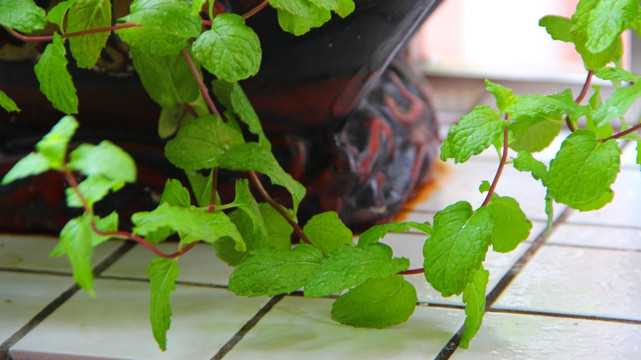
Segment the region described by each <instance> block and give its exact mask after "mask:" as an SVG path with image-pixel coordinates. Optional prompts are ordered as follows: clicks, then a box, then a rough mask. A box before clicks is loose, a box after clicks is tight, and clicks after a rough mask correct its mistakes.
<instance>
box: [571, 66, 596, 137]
mask: <svg viewBox="0 0 641 360" xmlns="http://www.w3.org/2000/svg"><path fill="white" fill-rule="evenodd" d="M593 76H594V70H590V71H588V76H587V77H586V78H585V82H584V83H583V88H581V93H579V96H577V97H576V99H575V100H574V102H575V103H577V104H580V103H581V101H583V98H585V95H587V93H588V89H590V83H591V82H592V77H593ZM565 123H566V124H567V125H568V129H570V131H572V132H574V130H576V127H575V126H574V123H573V122H572V119H570V117H569V116H567V115H566V116H565Z"/></svg>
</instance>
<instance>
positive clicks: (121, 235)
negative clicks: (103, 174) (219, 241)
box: [62, 166, 198, 259]
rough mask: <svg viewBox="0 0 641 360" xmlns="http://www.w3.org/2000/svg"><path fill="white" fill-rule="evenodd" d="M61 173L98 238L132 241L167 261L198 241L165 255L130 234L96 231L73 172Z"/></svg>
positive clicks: (63, 171)
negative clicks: (105, 237) (106, 237)
mask: <svg viewBox="0 0 641 360" xmlns="http://www.w3.org/2000/svg"><path fill="white" fill-rule="evenodd" d="M62 173H63V174H64V176H65V179H66V180H67V182H68V183H69V185H70V186H71V188H72V189H73V190H74V192H75V193H76V195H77V196H78V198H79V199H80V202H81V203H82V207H83V208H84V210H85V212H86V213H88V214H89V216H90V224H91V228H92V230H93V231H94V232H95V233H96V234H98V235H100V236H108V237H115V238H120V239H128V240H133V241H135V242H137V243H138V244H140V245H142V246H144V247H146V248H147V249H149V250H151V251H152V252H153V253H154V254H156V255H158V256H160V257H164V258H167V259H173V258H175V257H178V256H180V255H182V254H184V253H186V252H187V251H189V250H190V249H191V248H193V247H194V246H196V244H197V243H198V241H196V242H193V243H190V244H189V245H187V246H185V247H183V248H182V249H180V250H178V251H176V252H175V253H172V254H165V253H164V252H162V251H160V250H159V249H158V248H157V247H155V246H154V244H152V243H150V242H149V241H147V240H146V239H145V238H143V237H141V236H138V235H134V234H132V233H129V232H126V231H109V232H105V231H102V230H100V229H98V226H97V225H96V222H95V221H94V217H93V209H92V208H91V207H90V206H89V203H88V202H87V199H86V198H85V196H84V195H83V194H82V192H80V188H79V187H78V181H76V178H75V177H74V176H73V172H71V171H70V170H69V169H67V168H66V167H65V166H63V167H62Z"/></svg>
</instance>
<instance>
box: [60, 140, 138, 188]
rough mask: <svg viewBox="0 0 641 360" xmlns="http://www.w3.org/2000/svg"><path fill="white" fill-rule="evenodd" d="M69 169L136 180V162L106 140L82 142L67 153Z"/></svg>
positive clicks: (131, 180) (87, 173)
mask: <svg viewBox="0 0 641 360" xmlns="http://www.w3.org/2000/svg"><path fill="white" fill-rule="evenodd" d="M69 159H70V161H69V164H68V167H69V169H70V170H77V171H80V172H81V173H83V174H85V175H88V176H90V175H102V176H104V177H106V178H108V179H112V180H122V181H125V182H134V181H136V164H135V162H134V160H133V159H132V158H131V156H129V154H127V153H126V152H125V151H124V150H122V149H121V148H119V147H118V146H116V145H114V144H113V143H112V142H110V141H108V140H103V141H101V142H100V143H99V144H98V145H92V144H82V145H80V146H78V147H77V148H76V149H75V150H74V151H72V152H71V154H69Z"/></svg>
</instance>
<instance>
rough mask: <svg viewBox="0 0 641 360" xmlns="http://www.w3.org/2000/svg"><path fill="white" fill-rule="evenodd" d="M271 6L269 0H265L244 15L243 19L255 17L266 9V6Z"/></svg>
mask: <svg viewBox="0 0 641 360" xmlns="http://www.w3.org/2000/svg"><path fill="white" fill-rule="evenodd" d="M267 5H269V0H265V1H263V2H262V3H260V5H258V6H256V7H255V8H253V9H251V10H249V11H248V12H246V13H245V14H243V19H245V20H247V19H249V18H250V17H252V16H254V15H255V14H256V13H257V12H259V11H261V10H262V9H264V8H265V6H267Z"/></svg>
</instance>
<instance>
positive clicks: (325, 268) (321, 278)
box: [305, 245, 409, 297]
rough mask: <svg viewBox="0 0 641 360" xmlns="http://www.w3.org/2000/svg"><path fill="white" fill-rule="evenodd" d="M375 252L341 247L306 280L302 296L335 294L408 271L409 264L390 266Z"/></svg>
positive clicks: (394, 263)
mask: <svg viewBox="0 0 641 360" xmlns="http://www.w3.org/2000/svg"><path fill="white" fill-rule="evenodd" d="M387 255H388V254H382V253H379V252H370V251H368V250H365V249H362V248H358V247H355V246H351V245H345V246H342V247H340V248H338V249H337V250H336V251H334V252H333V253H331V254H329V255H328V256H327V257H326V258H325V259H324V260H323V262H322V264H321V265H320V266H319V267H317V268H316V269H315V270H314V271H313V272H312V273H311V275H309V277H308V278H307V282H306V283H305V296H309V297H320V296H327V295H331V294H334V293H338V292H340V291H342V290H344V289H347V288H350V287H352V286H355V285H358V284H361V283H363V282H364V281H365V280H367V279H370V278H384V277H387V276H389V275H394V274H396V273H398V272H400V271H404V270H407V269H408V268H409V260H407V259H404V261H401V262H400V263H399V262H392V258H391V257H388V256H387Z"/></svg>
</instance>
